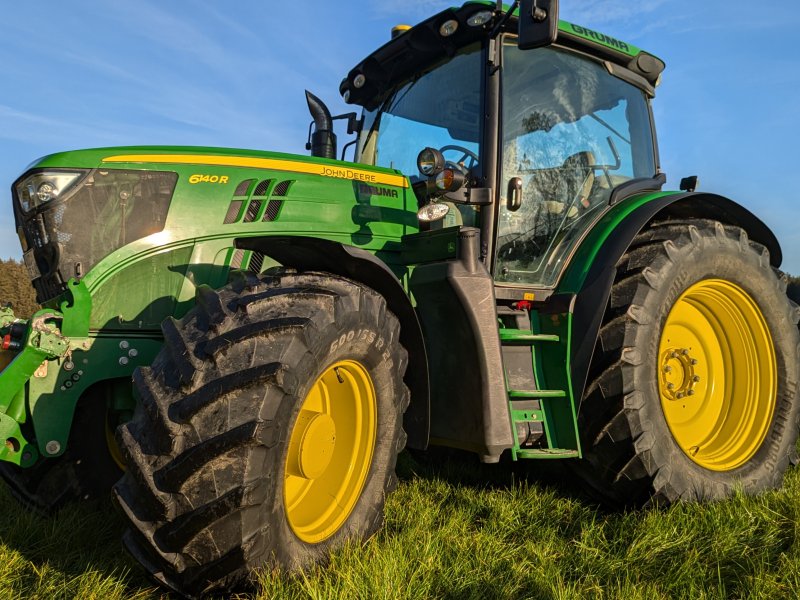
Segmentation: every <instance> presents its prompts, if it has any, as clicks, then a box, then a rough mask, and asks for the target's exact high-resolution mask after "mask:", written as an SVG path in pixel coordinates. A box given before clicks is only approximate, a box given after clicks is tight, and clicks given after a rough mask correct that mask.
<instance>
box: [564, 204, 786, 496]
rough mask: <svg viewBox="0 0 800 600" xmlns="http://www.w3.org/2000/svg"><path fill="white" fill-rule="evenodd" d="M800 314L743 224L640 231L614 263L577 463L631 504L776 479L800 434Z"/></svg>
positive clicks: (747, 487) (719, 492)
mask: <svg viewBox="0 0 800 600" xmlns="http://www.w3.org/2000/svg"><path fill="white" fill-rule="evenodd" d="M797 318H798V313H797V310H796V306H794V305H793V304H792V303H791V302H790V301H789V300H788V298H787V297H786V294H785V284H784V283H783V282H782V281H781V280H780V278H779V277H777V276H776V273H775V272H774V271H773V269H772V267H771V266H770V264H769V254H768V253H767V251H766V250H765V249H764V248H763V247H762V246H760V245H758V244H755V243H753V242H750V241H749V240H748V238H747V235H746V234H745V232H744V230H742V229H739V228H737V227H732V226H723V225H721V224H720V223H714V222H708V221H699V220H698V221H690V222H682V223H670V222H668V223H664V224H661V225H655V226H652V227H651V228H649V229H647V230H645V231H643V232H642V233H641V234H639V236H637V238H635V240H634V241H633V243H632V245H631V248H630V249H629V251H628V253H627V254H626V255H625V256H624V257H623V258H622V259H621V260H620V262H619V263H618V265H617V278H616V281H615V283H614V286H613V289H612V293H611V297H610V299H609V304H608V307H607V309H606V313H605V317H604V323H603V326H602V329H601V332H600V336H599V339H598V344H597V346H596V348H595V355H594V358H593V364H592V367H591V372H590V376H591V377H592V378H593V379H592V381H591V382H590V384H589V386H588V388H587V393H586V396H585V397H584V400H583V403H582V406H581V413H580V417H579V427H580V430H581V434H582V443H583V450H584V460H582V461H577V462H575V463H574V464H573V467H574V469H575V471H576V472H577V473H578V474H579V475H580V476H581V477H582V478H583V479H584V480H585V481H586V483H588V484H589V486H590V488H591V489H592V490H593V491H594V492H596V493H597V494H598V495H599V496H600V497H601V498H602V499H603V500H605V501H607V502H609V503H612V504H624V505H640V504H643V503H648V502H649V503H656V504H660V505H666V504H669V503H671V502H674V501H676V500H680V499H686V500H704V499H718V498H724V497H726V496H728V495H729V494H730V493H731V492H732V490H733V489H734V488H735V487H736V486H741V488H742V489H743V490H744V491H746V492H748V493H753V492H758V491H761V490H764V489H769V488H774V487H777V486H779V485H780V483H781V480H782V477H783V473H784V471H785V470H786V468H787V466H788V465H789V463H790V461H791V460H792V458H793V456H794V452H795V449H794V445H795V441H796V439H797V434H798V410H799V408H800V404H799V403H798V398H797V393H798V386H797V383H798V347H799V346H798V344H800V339H799V338H798V331H797V327H796V323H797Z"/></svg>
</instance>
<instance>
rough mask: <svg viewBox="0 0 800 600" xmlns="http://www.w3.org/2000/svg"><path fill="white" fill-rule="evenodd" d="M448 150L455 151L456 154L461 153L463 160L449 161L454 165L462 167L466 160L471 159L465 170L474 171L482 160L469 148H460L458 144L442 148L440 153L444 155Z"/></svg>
mask: <svg viewBox="0 0 800 600" xmlns="http://www.w3.org/2000/svg"><path fill="white" fill-rule="evenodd" d="M448 150H455V151H456V152H460V153H461V158H459V159H458V160H455V161H447V162H452V163H454V164H457V165H461V164H462V163H463V162H464V161H465V160H466V159H468V158H469V159H470V162H469V166H468V167H467V166H465V168H466V169H468V170H472V169H473V168H475V165H477V164H478V163H479V162H480V160H481V159H480V158H479V157H478V155H477V154H475V153H474V152H473V151H472V150H470V149H468V148H464V146H458V145H456V144H448V145H447V146H442V147H441V148H439V152H441V153H442V154H444V153H445V152H447V151H448Z"/></svg>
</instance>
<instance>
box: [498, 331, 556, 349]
mask: <svg viewBox="0 0 800 600" xmlns="http://www.w3.org/2000/svg"><path fill="white" fill-rule="evenodd" d="M560 339H561V338H559V337H558V336H557V335H551V334H547V333H532V332H530V331H527V330H525V329H507V328H506V329H500V341H501V342H502V343H504V344H507V345H508V344H525V345H527V344H533V343H535V342H558V341H559V340H560Z"/></svg>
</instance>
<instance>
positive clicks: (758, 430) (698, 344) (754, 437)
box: [658, 279, 778, 471]
mask: <svg viewBox="0 0 800 600" xmlns="http://www.w3.org/2000/svg"><path fill="white" fill-rule="evenodd" d="M777 365H778V362H777V358H776V354H775V346H774V344H773V341H772V336H771V335H770V331H769V326H768V325H767V322H766V320H765V319H764V315H763V314H762V313H761V310H760V309H759V307H758V305H757V304H756V302H755V301H754V300H753V299H752V298H751V297H750V295H749V294H748V293H747V292H745V291H744V290H743V289H742V288H741V287H739V286H738V285H736V284H734V283H731V282H730V281H726V280H723V279H704V280H702V281H699V282H697V283H695V284H694V285H692V286H690V287H689V288H688V289H687V290H686V291H685V292H684V293H683V294H682V295H681V296H680V298H678V300H677V302H675V305H674V306H673V307H672V309H671V310H670V313H669V315H668V316H667V320H666V323H665V324H664V330H663V331H662V333H661V341H660V343H659V350H658V388H659V395H660V397H661V408H662V410H663V411H664V417H665V419H666V421H667V425H668V426H669V429H670V431H671V433H672V436H673V437H674V438H675V441H676V442H677V443H678V445H679V446H680V447H681V449H682V450H683V451H684V452H685V453H686V455H687V456H688V457H689V458H690V459H692V460H693V461H694V462H695V463H697V464H698V465H700V466H701V467H704V468H706V469H709V470H712V471H731V470H733V469H736V468H738V467H741V466H742V465H744V464H745V463H746V462H747V461H748V460H750V459H751V458H752V457H753V455H754V454H755V453H756V452H757V451H758V449H759V448H760V447H761V445H762V443H763V442H764V439H765V438H766V436H767V432H768V431H769V427H770V424H771V423H772V417H773V414H774V412H775V406H776V404H777V381H778V366H777Z"/></svg>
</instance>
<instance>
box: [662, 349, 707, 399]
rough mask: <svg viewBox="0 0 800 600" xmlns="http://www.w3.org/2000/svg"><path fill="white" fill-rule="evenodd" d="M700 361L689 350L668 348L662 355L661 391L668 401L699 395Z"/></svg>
mask: <svg viewBox="0 0 800 600" xmlns="http://www.w3.org/2000/svg"><path fill="white" fill-rule="evenodd" d="M699 362H700V361H699V360H698V359H697V358H694V357H693V356H692V354H691V352H690V351H689V349H688V348H668V349H667V350H666V351H664V352H662V354H661V373H660V378H661V381H660V383H661V390H662V394H663V395H664V396H665V397H666V398H667V399H668V400H683V399H684V398H686V397H687V396H694V395H695V394H696V393H697V391H698V390H697V389H696V388H697V385H698V384H699V383H700V382H701V380H702V377H700V375H699V374H698V373H697V370H699V369H702V366H699Z"/></svg>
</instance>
